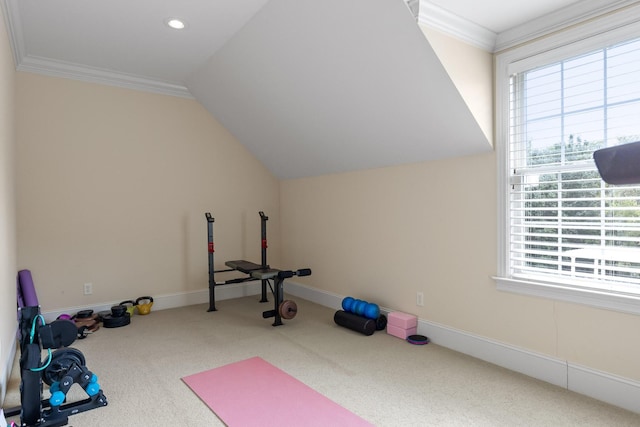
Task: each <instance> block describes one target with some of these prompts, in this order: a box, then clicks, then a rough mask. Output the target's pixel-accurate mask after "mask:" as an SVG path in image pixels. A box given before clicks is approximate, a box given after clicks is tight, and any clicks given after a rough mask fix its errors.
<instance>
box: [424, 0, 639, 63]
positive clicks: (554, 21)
mask: <svg viewBox="0 0 640 427" xmlns="http://www.w3.org/2000/svg"><path fill="white" fill-rule="evenodd" d="M637 3H638V1H637V0H617V1H612V0H582V1H579V2H577V3H573V4H571V5H569V6H567V7H564V8H562V9H559V10H557V11H555V12H552V13H550V14H547V15H544V16H541V17H539V18H536V19H534V20H532V21H529V22H527V23H525V24H523V25H519V26H517V27H514V28H511V29H509V30H506V31H503V32H501V33H500V34H498V37H497V39H496V43H495V47H494V52H499V51H502V50H505V49H509V48H511V47H514V46H517V45H519V44H522V43H525V42H528V41H530V40H533V39H536V38H539V37H543V36H546V35H549V34H551V33H554V32H557V31H561V30H564V29H566V28H568V27H571V26H573V25H577V24H580V23H583V22H585V21H588V20H590V19H594V18H597V17H599V16H603V15H606V14H609V13H612V12H615V11H618V10H620V9H623V8H625V7H629V6H632V5H634V4H636V5H637ZM421 6H422V5H421Z"/></svg>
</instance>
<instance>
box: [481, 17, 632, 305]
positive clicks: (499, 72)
mask: <svg viewBox="0 0 640 427" xmlns="http://www.w3.org/2000/svg"><path fill="white" fill-rule="evenodd" d="M638 37H640V6H638V7H632V8H625V10H623V11H620V12H619V13H612V14H609V15H607V16H605V17H602V18H599V19H596V20H592V21H590V22H589V23H586V24H582V25H578V26H574V27H572V28H570V29H566V30H564V31H562V32H559V33H556V34H554V35H550V36H545V37H542V38H539V39H537V40H535V41H532V42H529V43H525V44H523V45H521V46H518V47H515V48H513V49H510V50H507V51H505V52H502V53H498V54H497V55H496V63H495V64H496V68H495V79H496V81H495V85H496V153H497V160H498V162H497V164H498V171H497V172H498V173H497V178H498V179H497V181H498V272H497V275H496V276H495V277H494V279H495V280H496V283H497V288H498V290H501V291H508V292H515V293H518V294H524V295H531V296H536V297H542V298H550V299H554V300H559V301H567V302H572V303H579V304H585V305H588V306H593V307H598V308H604V309H610V310H616V311H621V312H625V313H632V314H640V294H639V293H632V292H624V291H621V290H619V289H618V290H600V289H598V290H596V289H594V288H593V287H588V286H580V284H579V283H576V284H571V285H568V284H567V283H566V282H563V281H560V280H559V281H557V282H554V281H553V280H547V281H542V280H519V279H514V278H512V277H510V273H509V256H510V255H509V252H510V251H509V244H510V243H509V233H508V229H509V171H508V156H509V146H508V144H509V132H510V127H509V120H510V118H509V105H510V104H509V96H510V88H509V79H510V75H512V74H513V73H514V72H518V71H525V70H528V69H532V68H535V67H536V66H539V65H546V64H549V63H551V62H554V61H560V60H562V59H567V58H570V57H574V56H577V55H579V54H581V53H587V52H590V51H593V50H597V49H600V48H602V47H604V46H606V45H607V44H611V43H619V42H623V41H626V40H630V39H634V38H638Z"/></svg>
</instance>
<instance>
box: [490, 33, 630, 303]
mask: <svg viewBox="0 0 640 427" xmlns="http://www.w3.org/2000/svg"><path fill="white" fill-rule="evenodd" d="M567 37H570V35H569V36H567V34H563V35H562V36H556V37H555V38H553V37H550V38H549V39H548V40H543V41H542V42H537V43H534V44H532V45H530V46H528V47H526V48H520V49H515V50H514V51H510V52H508V53H507V54H505V55H499V56H498V60H497V69H496V70H497V71H496V74H497V79H498V80H497V87H498V94H497V100H498V108H499V110H498V114H497V118H498V127H499V133H498V135H497V136H498V144H499V146H498V151H499V162H500V173H499V176H500V179H499V186H500V188H499V199H500V201H501V204H500V215H501V220H500V227H499V229H500V232H501V235H500V236H499V240H500V244H499V246H500V254H499V258H500V265H499V273H498V276H499V277H498V278H497V279H498V287H499V288H500V289H504V290H511V291H516V292H523V293H527V294H534V295H541V296H548V297H552V298H559V299H563V300H569V301H576V302H584V303H587V304H590V305H596V306H600V307H607V308H613V309H618V310H623V311H630V312H634V313H640V185H639V186H611V185H608V184H606V183H604V181H602V179H601V178H600V175H599V174H598V171H597V169H596V166H595V163H594V161H593V152H594V151H595V150H597V149H599V148H604V147H610V146H614V145H619V144H624V143H627V142H634V141H640V28H639V27H638V24H631V25H618V26H617V29H616V30H612V31H610V32H607V33H605V34H603V33H599V34H597V35H594V36H592V37H587V38H585V37H577V36H576V39H575V40H572V41H567ZM545 43H546V45H545ZM553 43H557V45H558V46H557V47H556V48H552V49H550V48H549V47H550V44H551V47H554V46H553ZM638 167H639V168H640V165H638Z"/></svg>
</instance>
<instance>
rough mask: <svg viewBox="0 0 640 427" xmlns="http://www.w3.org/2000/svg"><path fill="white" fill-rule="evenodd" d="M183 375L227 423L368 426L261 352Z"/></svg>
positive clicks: (190, 385)
mask: <svg viewBox="0 0 640 427" xmlns="http://www.w3.org/2000/svg"><path fill="white" fill-rule="evenodd" d="M182 380H183V381H184V382H185V383H186V384H187V385H188V386H189V387H190V388H191V390H193V392H194V393H195V394H197V395H198V397H200V399H202V401H203V402H204V403H206V404H207V406H209V408H211V410H212V411H213V412H215V413H216V415H217V416H218V417H219V418H220V419H221V420H222V421H223V422H224V423H225V424H227V425H228V426H231V427H233V426H242V427H249V426H260V427H268V426H274V427H275V426H277V427H283V426H305V427H307V426H322V427H326V426H349V427H351V426H372V425H373V424H371V423H369V422H367V421H365V420H364V419H362V418H360V417H359V416H357V415H355V414H354V413H353V412H350V411H349V410H347V409H345V408H343V407H342V406H340V405H338V404H337V403H335V402H333V401H332V400H330V399H328V398H327V397H325V396H323V395H322V394H320V393H318V392H317V391H315V390H313V389H312V388H310V387H308V386H307V385H305V384H303V383H301V382H300V381H298V380H297V379H295V378H293V377H292V376H291V375H289V374H287V373H286V372H284V371H282V370H280V369H278V368H276V367H275V366H273V365H271V364H270V363H268V362H266V361H265V360H263V359H261V358H260V357H252V358H251V359H247V360H243V361H240V362H236V363H231V364H229V365H225V366H221V367H219V368H215V369H211V370H209V371H204V372H201V373H199V374H194V375H189V376H187V377H184V378H182Z"/></svg>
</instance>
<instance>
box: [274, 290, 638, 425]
mask: <svg viewBox="0 0 640 427" xmlns="http://www.w3.org/2000/svg"><path fill="white" fill-rule="evenodd" d="M285 290H286V292H287V293H288V294H290V295H293V296H297V297H299V298H303V299H306V300H309V301H312V302H315V303H317V304H320V305H323V306H325V307H329V308H332V309H336V310H337V309H340V308H341V304H342V299H343V298H344V296H341V295H337V294H334V293H331V292H326V291H321V290H318V289H314V288H311V287H308V286H305V285H303V284H300V283H296V282H292V281H287V282H286V287H285ZM380 311H381V312H383V313H388V312H390V311H393V310H391V309H389V308H386V307H380ZM418 333H420V334H422V335H426V336H428V337H429V339H430V340H431V341H432V342H433V343H434V344H437V345H440V346H442V347H446V348H449V349H451V350H455V351H458V352H460V353H463V354H467V355H469V356H472V357H475V358H477V359H480V360H484V361H486V362H489V363H493V364H495V365H498V366H501V367H503V368H506V369H509V370H511V371H514V372H519V373H521V374H524V375H527V376H529V377H532V378H536V379H539V380H541V381H545V382H547V383H550V384H554V385H556V386H559V387H562V388H566V389H568V390H571V391H574V392H576V393H579V394H582V395H585V396H589V397H592V398H594V399H597V400H600V401H603V402H606V403H609V404H611V405H614V406H618V407H620V408H623V409H627V410H629V411H632V412H636V413H640V382H638V381H633V380H630V379H627V378H622V377H619V376H615V375H612V374H609V373H607V372H601V371H597V370H595V369H592V368H589V367H585V366H580V365H576V364H573V363H570V362H568V361H566V360H562V359H558V358H553V357H550V356H547V355H544V354H540V353H536V352H533V351H530V350H527V349H523V348H519V347H515V346H512V345H509V344H505V343H501V342H498V341H495V340H491V339H488V338H485V337H482V336H479V335H475V334H471V333H469V332H465V331H461V330H458V329H455V328H451V327H449V326H445V325H441V324H438V323H435V322H429V321H426V320H423V319H419V320H418Z"/></svg>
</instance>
